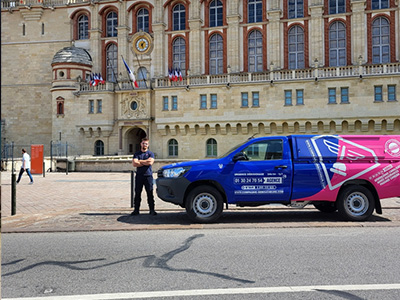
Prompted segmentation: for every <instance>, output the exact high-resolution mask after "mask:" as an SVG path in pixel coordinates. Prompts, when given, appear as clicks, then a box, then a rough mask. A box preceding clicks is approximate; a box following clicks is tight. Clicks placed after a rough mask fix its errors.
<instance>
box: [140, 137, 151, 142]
mask: <svg viewBox="0 0 400 300" xmlns="http://www.w3.org/2000/svg"><path fill="white" fill-rule="evenodd" d="M148 141H150V139H149V138H148V137H145V138H142V142H148Z"/></svg>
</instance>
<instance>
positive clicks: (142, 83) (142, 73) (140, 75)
mask: <svg viewBox="0 0 400 300" xmlns="http://www.w3.org/2000/svg"><path fill="white" fill-rule="evenodd" d="M146 80H147V69H146V68H145V67H140V68H139V69H138V71H137V82H138V84H139V87H142V88H145V87H147V83H146Z"/></svg>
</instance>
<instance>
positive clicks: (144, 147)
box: [140, 138, 150, 152]
mask: <svg viewBox="0 0 400 300" xmlns="http://www.w3.org/2000/svg"><path fill="white" fill-rule="evenodd" d="M149 144H150V140H149V139H148V138H143V139H142V142H141V143H140V147H141V149H142V151H143V152H146V151H147V150H148V149H149Z"/></svg>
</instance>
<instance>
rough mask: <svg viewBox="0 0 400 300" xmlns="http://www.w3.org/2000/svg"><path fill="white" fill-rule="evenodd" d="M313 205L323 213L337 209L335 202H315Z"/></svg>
mask: <svg viewBox="0 0 400 300" xmlns="http://www.w3.org/2000/svg"><path fill="white" fill-rule="evenodd" d="M313 205H314V207H315V208H316V209H318V210H319V211H320V212H323V213H334V212H335V211H337V207H336V203H335V202H315V203H313Z"/></svg>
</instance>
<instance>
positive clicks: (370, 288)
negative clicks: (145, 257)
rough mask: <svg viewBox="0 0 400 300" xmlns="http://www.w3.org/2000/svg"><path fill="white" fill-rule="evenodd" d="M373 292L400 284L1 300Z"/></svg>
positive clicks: (259, 288)
mask: <svg viewBox="0 0 400 300" xmlns="http://www.w3.org/2000/svg"><path fill="white" fill-rule="evenodd" d="M375 290H400V283H394V284H361V285H314V286H276V287H254V288H232V289H229V288H228V289H208V290H177V291H153V292H133V293H115V294H94V295H70V296H46V297H27V298H3V300H120V299H139V298H160V297H193V296H210V295H240V294H271V293H299V292H315V291H375Z"/></svg>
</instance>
